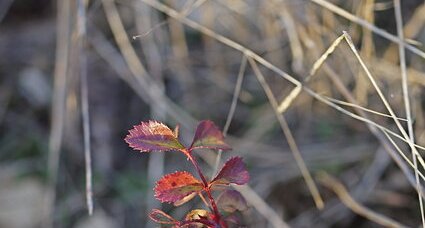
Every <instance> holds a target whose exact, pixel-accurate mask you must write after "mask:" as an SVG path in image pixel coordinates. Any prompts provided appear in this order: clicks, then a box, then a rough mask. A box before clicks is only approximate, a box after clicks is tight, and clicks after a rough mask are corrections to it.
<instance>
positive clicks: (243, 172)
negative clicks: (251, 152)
mask: <svg viewBox="0 0 425 228" xmlns="http://www.w3.org/2000/svg"><path fill="white" fill-rule="evenodd" d="M248 181H249V173H248V170H247V169H246V166H245V163H243V161H242V158H241V157H233V158H230V159H229V160H228V161H227V162H226V163H225V164H224V166H223V168H221V170H220V172H219V173H218V174H217V176H216V177H215V178H214V179H213V180H212V181H211V184H224V185H228V184H238V185H243V184H246V183H248Z"/></svg>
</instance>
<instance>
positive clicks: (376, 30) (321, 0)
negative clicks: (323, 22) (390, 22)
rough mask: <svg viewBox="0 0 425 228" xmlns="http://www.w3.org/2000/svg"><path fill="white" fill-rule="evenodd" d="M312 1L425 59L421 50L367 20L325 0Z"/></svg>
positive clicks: (424, 53)
mask: <svg viewBox="0 0 425 228" xmlns="http://www.w3.org/2000/svg"><path fill="white" fill-rule="evenodd" d="M311 1H312V2H314V3H316V4H318V5H320V6H322V7H324V8H326V9H328V10H330V11H332V12H334V13H336V14H338V15H340V16H341V17H344V18H345V19H347V20H350V21H352V22H354V23H356V24H359V25H361V26H363V27H365V28H367V29H369V30H371V31H373V32H374V33H376V34H378V35H380V36H382V37H384V38H386V39H388V40H390V41H392V42H394V43H399V44H401V45H403V46H404V47H405V48H407V49H408V50H410V51H411V52H413V53H415V54H417V55H419V56H420V57H422V58H425V52H423V51H421V50H419V49H418V48H416V47H414V46H412V45H410V44H407V43H406V42H405V41H404V40H400V39H399V38H398V37H397V36H394V35H392V34H391V33H389V32H387V31H385V30H383V29H381V28H378V27H376V26H375V25H373V24H371V23H369V22H367V21H366V20H363V19H361V18H359V17H356V16H354V15H353V14H351V13H349V12H348V11H346V10H344V9H342V8H340V7H338V6H336V5H334V4H332V3H330V2H328V1H325V0H311Z"/></svg>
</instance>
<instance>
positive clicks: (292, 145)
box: [248, 58, 324, 209]
mask: <svg viewBox="0 0 425 228" xmlns="http://www.w3.org/2000/svg"><path fill="white" fill-rule="evenodd" d="M248 61H249V63H250V65H251V67H252V69H253V70H254V73H255V75H256V76H257V79H258V81H259V82H260V84H261V86H262V87H263V90H264V92H265V93H266V95H267V98H268V99H269V102H270V104H271V106H272V108H273V111H274V113H275V115H276V118H277V120H278V122H279V124H280V127H281V128H282V131H283V134H284V135H285V138H286V140H287V142H288V144H289V147H290V148H291V152H292V154H293V155H294V158H295V161H296V162H297V165H298V167H299V169H300V170H301V174H302V175H303V177H304V180H305V182H306V184H307V187H308V189H309V190H310V193H311V195H312V197H313V199H314V202H315V203H316V207H317V208H318V209H322V208H323V207H324V203H323V199H322V197H321V196H320V193H319V190H318V189H317V186H316V184H315V183H314V181H313V178H312V177H311V174H310V171H309V170H308V168H307V166H306V164H305V162H304V159H303V158H302V156H301V153H300V150H299V149H298V146H297V143H296V142H295V139H294V136H293V135H292V133H291V130H290V129H289V126H288V123H287V122H286V120H285V117H284V116H283V115H282V114H280V113H279V111H278V103H277V101H276V98H275V96H274V95H273V92H272V91H271V89H270V87H269V85H268V84H267V82H266V80H265V78H264V76H263V74H262V73H261V71H260V69H259V68H258V65H257V63H256V62H255V60H253V59H252V58H248Z"/></svg>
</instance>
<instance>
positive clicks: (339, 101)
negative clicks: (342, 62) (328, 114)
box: [324, 96, 407, 121]
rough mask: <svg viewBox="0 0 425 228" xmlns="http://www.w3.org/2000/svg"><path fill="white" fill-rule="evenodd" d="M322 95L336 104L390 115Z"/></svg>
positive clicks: (385, 115) (403, 119) (380, 114)
mask: <svg viewBox="0 0 425 228" xmlns="http://www.w3.org/2000/svg"><path fill="white" fill-rule="evenodd" d="M324 97H325V98H326V99H328V100H330V101H332V102H334V103H336V104H340V105H345V106H349V107H354V108H357V109H361V110H363V111H366V112H370V113H373V114H376V115H378V116H384V117H389V118H391V116H390V115H388V114H385V113H382V112H378V111H375V110H372V109H368V108H365V107H363V106H360V105H358V104H353V103H350V102H345V101H341V100H337V99H335V98H332V97H327V96H324ZM397 119H399V120H401V121H407V120H406V119H405V118H401V117H397Z"/></svg>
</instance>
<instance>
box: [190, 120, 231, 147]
mask: <svg viewBox="0 0 425 228" xmlns="http://www.w3.org/2000/svg"><path fill="white" fill-rule="evenodd" d="M190 147H191V149H200V148H208V149H215V150H218V149H220V150H230V149H231V148H230V146H229V145H227V144H226V143H225V142H224V137H223V134H222V133H221V131H220V130H219V129H218V127H217V126H216V125H215V124H214V123H213V122H212V121H210V120H203V121H201V122H200V123H199V124H198V127H197V128H196V133H195V137H194V138H193V142H192V145H191V146H190Z"/></svg>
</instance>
